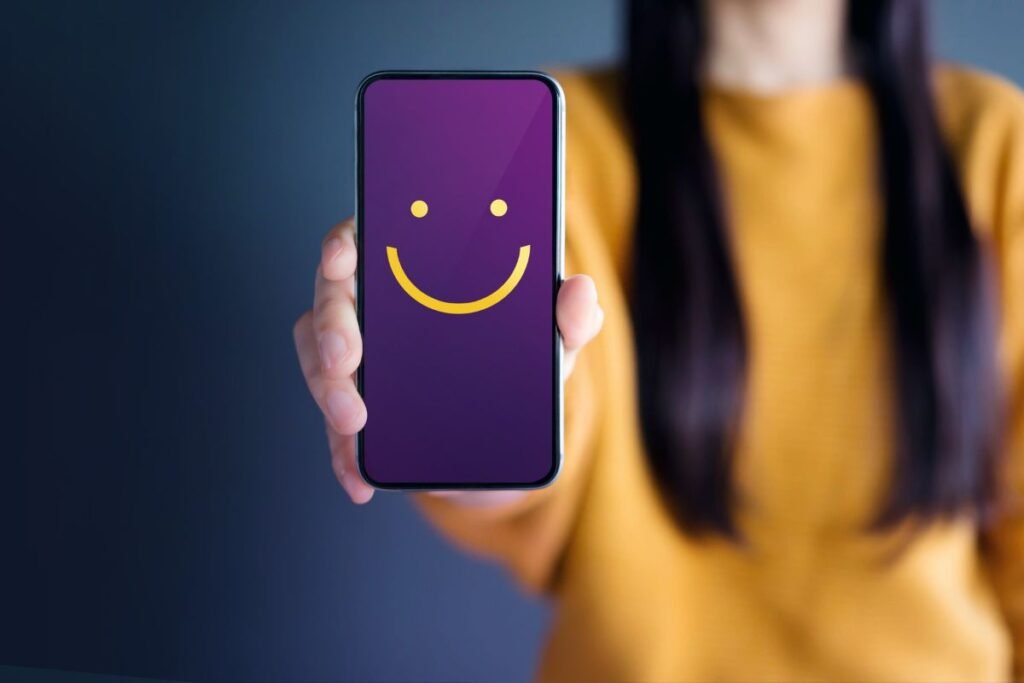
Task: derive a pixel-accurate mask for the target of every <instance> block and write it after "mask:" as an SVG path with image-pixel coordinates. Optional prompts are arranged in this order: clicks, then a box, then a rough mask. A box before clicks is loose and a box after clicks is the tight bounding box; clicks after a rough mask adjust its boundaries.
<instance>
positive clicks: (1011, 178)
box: [296, 0, 1024, 682]
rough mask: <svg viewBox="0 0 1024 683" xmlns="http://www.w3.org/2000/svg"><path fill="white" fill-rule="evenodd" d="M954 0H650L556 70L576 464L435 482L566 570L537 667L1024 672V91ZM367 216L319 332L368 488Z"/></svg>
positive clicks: (462, 510) (569, 449) (456, 524)
mask: <svg viewBox="0 0 1024 683" xmlns="http://www.w3.org/2000/svg"><path fill="white" fill-rule="evenodd" d="M925 4H926V3H925V0H849V1H848V2H844V1H843V0H770V1H769V0H762V1H760V2H757V1H752V0H714V1H713V2H712V1H705V2H704V3H703V4H702V3H699V2H696V1H693V2H683V1H679V0H677V1H675V2H673V1H669V0H637V1H636V2H634V3H633V5H632V9H631V18H630V27H631V28H630V30H631V34H630V54H629V63H628V67H627V68H626V69H624V71H623V72H622V73H616V72H598V73H586V74H575V75H573V74H561V75H559V78H560V80H561V81H562V84H563V86H564V88H565V91H566V96H567V102H568V116H569V119H568V136H569V137H568V145H567V147H568V214H567V217H568V230H567V232H568V247H567V249H568V255H569V268H570V272H572V271H575V272H579V273H588V274H589V275H590V277H587V276H586V275H576V276H574V277H572V278H570V279H568V280H567V281H566V282H565V284H564V286H563V287H562V289H561V292H560V294H559V298H558V306H557V318H558V324H559V326H560V328H561V331H562V333H563V335H564V338H565V343H566V348H567V350H568V356H569V362H568V363H567V366H568V367H569V368H570V369H572V367H573V364H574V363H575V371H574V372H573V373H572V376H571V377H570V378H569V379H568V380H567V383H566V392H567V393H566V411H567V415H566V419H567V424H566V465H565V470H564V472H563V474H562V476H561V478H560V479H559V480H558V481H557V483H556V484H555V485H553V486H551V487H550V488H548V489H546V490H541V491H535V492H528V493H520V492H506V493H497V492H483V493H461V494H451V495H444V496H439V495H436V496H430V495H423V496H420V497H418V498H417V500H418V502H419V503H420V504H421V506H422V508H423V510H424V512H425V513H426V515H427V516H428V517H430V518H431V519H432V520H433V521H434V522H435V523H436V524H437V525H438V526H439V527H440V528H441V529H443V530H444V531H445V532H447V533H448V534H450V535H451V537H452V538H454V539H455V541H456V542H458V543H459V544H461V545H463V546H464V547H466V548H468V549H470V550H472V551H475V552H479V553H483V554H486V555H489V556H492V557H495V558H497V559H499V560H500V561H501V562H503V563H505V564H506V565H507V566H508V567H510V568H511V569H512V571H513V572H514V573H515V574H516V576H517V577H518V579H519V580H520V581H521V582H522V583H524V584H525V585H526V586H528V587H529V588H531V589H533V590H537V591H541V590H543V591H547V592H550V593H551V594H552V595H553V596H554V598H555V604H556V611H555V619H554V624H553V627H552V630H551V636H550V639H549V642H548V645H547V648H546V652H545V654H544V656H543V659H542V662H541V666H540V671H539V678H541V679H543V680H550V681H596V680H629V681H683V680H720V681H749V680H785V681H795V680H842V681H869V680H874V681H915V682H917V681H926V680H935V681H953V680H979V681H981V680H984V681H992V680H1000V679H1006V678H1009V677H1010V676H1011V675H1016V676H1018V677H1019V676H1021V674H1022V673H1024V668H1022V662H1024V514H1022V512H1021V510H1020V508H1019V507H1017V506H1016V504H1015V500H1014V497H1013V494H1014V490H1015V489H1016V491H1018V492H1019V491H1020V488H1021V486H1022V485H1024V482H1021V481H1020V465H1021V464H1022V462H1024V98H1022V97H1021V96H1020V94H1019V93H1018V92H1017V91H1015V90H1014V89H1013V88H1012V87H1011V86H1008V85H1007V84H1005V83H1003V82H1001V81H999V80H997V79H994V78H992V77H989V76H984V75H981V74H978V73H975V72H971V71H967V70H964V69H958V68H952V67H933V66H932V65H931V64H930V63H929V61H928V57H927V53H926V48H927V46H926V42H925V40H924V26H925V22H926V17H925V16H924V15H925V10H926V7H925ZM351 230H352V226H351V222H346V223H343V224H342V225H341V226H339V227H338V228H336V229H335V230H333V231H332V232H331V234H330V235H329V236H328V238H327V239H326V241H325V243H324V248H323V261H322V264H321V266H320V272H319V275H318V283H317V293H316V303H315V305H314V309H313V311H311V312H310V313H307V314H306V315H305V316H303V318H301V319H300V321H299V323H298V324H297V326H296V343H297V346H298V349H299V354H300V358H301V360H302V366H303V368H304V371H305V373H306V376H307V379H308V381H309V385H310V389H311V391H312V393H313V395H314V397H315V398H316V399H317V401H318V402H319V403H320V405H321V407H323V408H324V410H325V413H326V416H327V420H328V424H329V425H330V427H329V429H328V431H329V440H330V446H331V452H332V454H333V462H334V466H335V471H336V473H337V474H338V476H339V479H340V480H341V483H342V485H343V486H344V488H345V490H346V491H347V492H348V493H349V495H350V496H351V497H352V500H353V501H355V502H357V503H362V502H366V501H367V500H369V498H370V496H371V494H372V490H371V489H370V488H369V487H367V486H366V485H365V484H364V483H363V482H362V481H361V480H360V479H359V477H358V474H357V473H356V469H355V467H354V465H353V462H352V451H353V442H352V436H351V435H352V434H353V433H355V432H356V431H357V430H359V429H360V428H361V427H362V425H363V423H364V421H365V419H366V411H365V408H364V406H363V404H362V402H361V400H360V399H359V397H358V396H357V395H356V394H355V391H354V387H353V385H352V381H351V380H350V379H349V375H350V373H351V372H352V371H353V370H354V369H355V367H356V365H357V364H358V362H359V356H360V338H359V332H358V330H357V328H356V325H355V315H354V312H353V308H352V304H351V299H350V292H351V278H352V273H353V272H354V269H355V248H354V246H353V243H352V236H351ZM591 278H592V279H591ZM595 285H596V286H595ZM598 293H599V294H600V297H598ZM598 298H600V302H601V303H600V306H599V305H598V303H597V300H598ZM602 321H603V327H604V330H603V331H602V332H601V334H600V335H599V336H597V333H598V331H599V329H600V328H601V327H602ZM583 347H586V348H585V349H584V348H583ZM327 396H332V397H334V398H332V399H331V400H327V398H326V397H327ZM338 396H342V397H343V400H338ZM1013 459H1016V461H1017V462H1014V461H1013ZM1015 472H1016V475H1015ZM1014 476H1016V477H1017V479H1016V480H1015V479H1014Z"/></svg>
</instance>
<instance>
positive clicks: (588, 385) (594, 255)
mask: <svg viewBox="0 0 1024 683" xmlns="http://www.w3.org/2000/svg"><path fill="white" fill-rule="evenodd" d="M557 77H558V79H559V80H560V81H561V83H562V85H563V88H564V89H565V92H566V100H567V102H566V110H567V122H566V136H567V140H566V188H565V199H566V264H565V265H566V275H567V276H568V275H571V274H574V273H586V274H588V275H591V276H592V277H593V278H594V280H595V282H596V284H597V289H598V299H599V300H601V301H604V300H605V295H606V294H608V293H609V291H608V290H609V289H610V288H619V287H620V286H621V285H620V283H619V281H618V276H617V274H616V272H615V270H614V268H610V267H609V266H608V262H609V254H608V251H609V248H608V245H607V242H606V237H605V234H604V233H605V230H604V228H605V225H604V224H605V222H606V221H607V216H605V213H604V212H603V209H602V198H601V197H600V196H599V193H597V192H595V191H594V190H593V186H592V184H591V183H589V182H587V181H586V179H587V178H589V177H591V176H592V174H593V173H594V172H595V168H594V167H595V166H596V165H597V164H595V163H594V159H593V154H594V153H595V148H597V149H599V148H600V147H601V144H600V143H601V140H599V139H594V137H595V136H594V135H592V134H591V133H589V132H584V131H586V130H590V129H592V126H591V125H590V124H589V122H590V121H592V120H593V119H594V118H595V117H596V116H597V112H596V108H595V103H594V100H593V98H592V97H590V96H588V94H587V92H586V86H585V81H584V78H583V77H581V76H579V75H576V74H557ZM598 137H600V136H598ZM605 313H606V315H607V316H612V315H617V314H618V313H619V312H618V308H617V307H616V308H615V309H614V310H609V309H608V308H607V307H606V308H605ZM607 322H608V320H607V319H606V324H607ZM602 343H603V341H602V335H600V334H599V335H598V336H597V338H596V339H595V340H593V341H592V342H591V343H590V344H589V345H588V346H587V347H586V348H584V349H583V350H582V351H581V352H580V354H579V355H578V357H577V360H576V365H575V369H574V370H573V372H572V375H571V376H570V377H569V378H568V380H567V381H566V382H565V385H564V404H565V423H564V447H565V452H564V462H563V466H562V471H561V473H560V474H559V476H558V478H557V479H556V480H555V481H554V483H552V484H551V485H550V486H548V487H547V488H544V489H540V490H536V491H531V492H529V493H527V494H526V495H524V496H522V497H518V498H516V499H515V500H514V501H513V502H509V503H504V504H502V503H496V504H494V505H489V506H486V507H481V506H474V505H471V504H466V502H464V501H459V500H458V499H457V498H448V497H444V496H439V495H432V494H418V495H416V496H414V499H415V501H416V503H417V505H418V507H419V508H420V510H421V511H422V512H423V514H424V515H425V516H426V517H427V519H428V520H429V521H430V522H431V523H432V524H433V525H434V526H435V527H437V528H438V529H439V530H440V531H441V533H442V534H443V535H444V536H446V537H447V538H448V539H449V540H451V541H452V542H453V543H454V544H455V545H456V546H458V547H460V548H462V549H464V550H466V551H468V552H469V553H471V554H474V555H478V556H481V557H484V558H487V559H491V560H494V561H497V562H499V563H500V564H502V565H504V566H505V567H506V568H507V569H509V570H510V571H511V572H512V574H513V575H514V576H515V578H516V579H517V580H518V582H519V583H520V584H521V585H522V586H524V587H525V588H526V589H527V590H528V591H531V592H545V591H552V590H555V589H556V587H557V586H556V584H557V578H558V568H559V564H560V561H561V559H562V557H563V555H564V553H565V548H566V545H567V544H568V543H569V540H570V538H571V534H572V529H573V526H574V523H575V521H576V518H577V516H578V512H579V509H580V507H581V504H582V500H583V498H584V496H585V495H586V489H587V482H588V475H589V472H590V471H591V469H592V464H593V460H594V458H595V435H596V432H597V429H598V422H599V421H600V412H601V406H602V401H601V399H600V397H601V396H602V394H603V393H604V391H605V386H604V385H605V383H606V378H605V372H604V370H605V368H604V367H603V363H602V360H601V358H602V354H601V353H600V349H599V347H600V346H601V345H602Z"/></svg>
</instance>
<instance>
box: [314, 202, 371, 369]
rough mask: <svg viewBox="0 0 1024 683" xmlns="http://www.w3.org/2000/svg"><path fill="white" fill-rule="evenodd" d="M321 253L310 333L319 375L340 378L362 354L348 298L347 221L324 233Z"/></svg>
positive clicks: (352, 256)
mask: <svg viewBox="0 0 1024 683" xmlns="http://www.w3.org/2000/svg"><path fill="white" fill-rule="evenodd" d="M322 252H323V253H322V256H321V261H320V267H319V268H318V269H317V275H316V293H315V295H314V301H313V330H314V334H315V336H316V343H317V349H318V353H319V355H320V367H321V369H322V372H323V375H324V376H325V377H327V378H330V379H341V378H343V377H348V376H349V375H351V374H352V373H353V372H355V370H356V368H357V367H358V366H359V362H360V360H361V359H362V355H363V339H362V335H361V334H360V333H359V323H358V320H357V318H356V309H355V302H354V301H353V296H352V294H353V291H354V285H353V282H354V277H353V276H354V275H355V268H356V248H355V242H354V241H353V240H352V222H351V221H346V222H344V223H341V224H340V225H338V226H337V227H335V228H334V229H333V230H331V232H330V233H328V236H327V238H326V239H325V240H324V245H323V249H322Z"/></svg>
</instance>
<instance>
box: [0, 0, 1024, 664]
mask: <svg viewBox="0 0 1024 683" xmlns="http://www.w3.org/2000/svg"><path fill="white" fill-rule="evenodd" d="M936 6H937V9H938V10H939V12H938V38H939V44H940V46H941V52H942V53H943V54H944V55H947V56H950V57H953V58H955V59H958V60H963V61H968V62H972V63H975V64H979V65H983V66H986V67H988V68H991V69H994V70H996V71H999V72H1002V73H1003V74H1005V75H1008V76H1011V77H1013V78H1015V79H1017V81H1018V82H1022V81H1024V44H1022V43H1021V40H1020V31H1021V29H1022V28H1024V3H1022V2H1019V0H1001V1H999V0H988V1H977V2H976V1H973V0H970V1H969V0H946V1H944V2H938V3H936ZM0 16H2V18H0V65H2V71H0V74H2V77H3V81H2V84H3V89H2V93H3V94H2V100H3V104H2V107H0V123H2V124H3V127H2V135H0V160H2V163H3V177H2V183H0V201H2V213H0V216H2V224H3V240H2V242H0V244H2V247H0V258H2V263H0V265H2V267H0V273H2V280H0V282H2V286H3V290H2V291H3V292H4V308H3V310H4V314H5V323H4V326H3V329H4V332H5V334H4V338H5V341H4V345H5V349H6V350H7V353H5V354H4V356H5V362H4V366H5V372H4V386H6V387H8V392H9V393H10V394H12V398H13V400H12V401H11V408H10V409H8V410H7V411H5V415H6V419H5V422H7V423H8V424H7V425H6V427H5V430H4V433H5V439H4V443H5V447H4V448H3V455H4V457H3V460H2V462H3V470H2V471H0V520H2V521H0V541H2V546H0V663H6V664H19V665H28V666H40V667H54V668H68V669H75V670H86V671H102V672H121V673H131V674H142V675H151V676H164V677H173V678H203V679H210V678H215V679H273V680H285V679H287V680H295V679H307V680H308V679H334V680H351V679H357V680H420V679H424V680H428V679H429V680H453V679H463V680H465V679H486V680H507V681H520V680H524V679H526V678H528V676H529V675H530V672H531V671H532V670H533V667H534V664H535V661H536V657H537V651H538V647H539V645H540V643H541V640H542V630H543V627H544V623H545V608H544V606H543V605H542V604H540V603H538V602H536V601H532V600H529V599H525V598H524V597H523V596H521V595H520V594H519V593H518V592H517V591H516V590H515V589H514V588H513V587H512V586H510V585H509V583H508V582H507V581H506V579H505V577H504V576H503V575H502V573H501V572H500V571H499V570H497V569H495V568H492V567H490V566H486V565H483V564H480V563H478V562H476V561H474V560H471V559H467V558H465V557H462V556H460V555H458V554H456V553H455V552H454V551H452V550H450V549H448V548H447V547H446V546H445V545H444V544H443V543H442V541H441V540H440V539H439V538H437V537H436V536H435V535H434V534H433V533H432V532H431V531H430V530H429V529H428V528H427V527H426V526H425V525H424V524H423V522H422V521H421V520H420V519H419V518H418V517H417V516H416V515H415V514H414V512H413V510H412V509H411V508H410V506H409V505H408V504H407V502H406V501H404V500H403V499H402V497H401V496H399V495H381V496H379V497H378V499H377V500H375V501H374V503H373V504H371V505H370V506H369V507H366V508H361V509H357V508H354V507H352V506H351V505H349V504H347V503H346V501H345V497H344V495H343V494H342V492H341V490H340V489H339V488H338V486H337V485H336V483H335V482H334V479H333V476H332V474H331V471H330V468H329V466H328V461H327V452H326V448H325V446H324V443H323V438H322V436H323V435H322V426H321V421H320V418H319V417H318V415H317V413H316V411H315V410H314V407H313V404H312V402H311V401H310V399H309V398H308V397H307V396H306V393H305V388H304V386H303V384H302V380H301V377H300V375H299V371H298V369H297V367H296V363H295V359H294V352H293V350H292V346H291V325H292V322H293V320H294V319H295V317H296V316H297V315H298V314H299V313H300V312H301V310H302V309H303V308H304V307H305V306H307V305H308V303H309V300H310V295H311V284H312V273H313V269H314V266H315V263H316V259H317V254H318V247H319V240H320V236H321V234H322V233H323V232H324V231H325V230H326V229H327V228H328V227H329V226H330V225H331V224H332V223H333V222H335V221H336V220H338V219H340V218H342V217H344V216H347V215H348V214H350V213H351V211H352V204H353V198H352V165H353V159H352V95H353V90H354V88H355V85H356V83H357V82H358V80H359V78H360V77H361V76H362V75H364V74H366V73H367V72H369V71H372V70H375V69H381V68H402V67H404V68H459V67H461V68H518V67H535V66H548V65H557V64H570V63H590V62H600V61H606V60H609V59H612V58H614V57H615V56H616V55H617V53H618V43H619V40H618V38H619V29H618V26H617V17H618V5H617V3H615V2H609V1H607V0H601V1H598V0H572V1H568V0H566V1H562V2H557V1H551V0H548V1H545V2H541V1H538V0H531V1H529V2H525V1H523V0H514V1H513V0H506V1H502V2H495V1H488V2H480V1H479V0H466V1H464V2H428V1H418V2H413V1H407V2H396V1H391V2H389V1H386V0H366V1H363V2H338V3H310V2H301V3H284V2H278V3H265V2H261V3H238V2H234V3H223V4H218V3H210V4H206V3H169V2H168V3H156V2H142V3H138V2H123V3H111V2H104V3H85V2H19V3H14V4H11V3H4V6H3V10H2V15H0ZM569 106H571V102H570V103H569Z"/></svg>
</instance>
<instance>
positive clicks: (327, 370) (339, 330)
mask: <svg viewBox="0 0 1024 683" xmlns="http://www.w3.org/2000/svg"><path fill="white" fill-rule="evenodd" d="M354 229H355V224H354V222H353V220H352V219H351V218H350V219H348V220H346V221H344V222H342V223H340V224H338V225H337V226H335V227H334V228H333V229H332V230H331V231H330V232H329V233H327V236H326V237H325V238H324V242H323V246H322V249H321V256H320V265H319V267H318V268H317V271H316V290H315V294H314V298H313V308H312V309H311V310H309V311H306V313H304V314H303V315H302V317H300V318H299V320H298V322H296V323H295V329H294V335H295V348H296V349H297V351H298V354H299V364H300V365H301V367H302V374H303V375H304V376H305V378H306V384H307V385H308V386H309V391H310V393H311V394H312V395H313V398H314V399H315V400H316V402H317V405H318V406H320V410H321V411H323V414H324V419H325V423H326V428H327V443H328V445H329V446H330V450H331V465H332V467H333V468H334V474H335V476H337V478H338V481H339V482H340V483H341V486H342V488H343V489H345V492H346V493H347V494H348V495H349V497H350V498H351V499H352V502H353V503H357V504H362V503H366V502H368V501H369V500H370V499H371V498H372V497H373V488H372V487H371V486H369V485H368V484H367V483H366V482H364V481H363V480H362V478H361V477H360V476H359V470H358V469H357V468H356V463H355V435H356V434H357V433H358V432H359V430H361V429H362V428H363V426H364V425H365V424H366V419H367V414H366V405H365V404H364V403H363V400H362V398H361V397H360V396H359V393H358V392H357V391H356V385H355V377H354V373H355V370H356V368H357V367H358V366H359V362H360V360H361V359H362V351H363V340H362V336H361V334H360V332H359V326H358V324H357V322H356V309H355V299H354V293H355V288H354V285H355V272H356V245H355V240H354V237H353V235H354ZM555 314H556V318H557V321H558V329H559V331H560V332H561V333H562V339H563V341H564V343H565V355H564V356H563V358H564V361H563V376H564V377H566V378H567V377H568V376H569V375H570V374H571V373H572V369H573V367H574V365H575V364H576V356H577V355H578V354H579V352H580V350H581V349H582V348H583V347H584V346H586V344H587V342H589V341H590V340H591V339H593V338H594V336H595V335H596V334H597V333H598V331H600V329H601V324H602V322H603V320H604V313H603V312H602V310H601V307H600V306H599V305H598V302H597V288H596V287H595V286H594V281H593V280H592V279H591V278H590V277H588V276H586V275H574V276H573V277H570V278H568V279H566V280H565V282H564V283H563V284H562V287H561V289H560V290H559V292H558V299H557V301H556V304H555ZM435 495H441V496H445V497H446V498H449V499H451V500H452V501H454V502H457V503H461V504H465V505H477V506H493V505H501V504H504V503H510V502H513V501H515V500H517V499H518V498H520V497H521V496H524V495H527V494H526V492H523V491H479V492H478V491H465V492H444V493H441V492H438V493H436V494H435Z"/></svg>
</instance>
